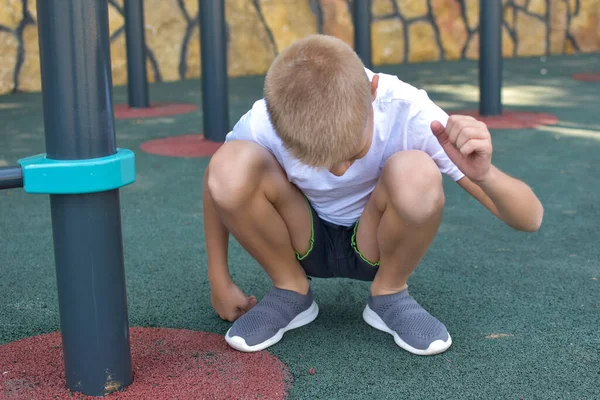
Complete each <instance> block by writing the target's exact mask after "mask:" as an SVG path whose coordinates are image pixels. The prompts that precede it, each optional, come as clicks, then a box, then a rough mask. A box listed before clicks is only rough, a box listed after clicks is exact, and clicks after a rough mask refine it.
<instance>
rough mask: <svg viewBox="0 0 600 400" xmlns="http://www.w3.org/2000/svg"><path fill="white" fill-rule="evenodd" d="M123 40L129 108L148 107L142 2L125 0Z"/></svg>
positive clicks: (140, 0)
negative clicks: (125, 49) (125, 46)
mask: <svg viewBox="0 0 600 400" xmlns="http://www.w3.org/2000/svg"><path fill="white" fill-rule="evenodd" d="M124 6H125V7H124V10H125V40H126V43H127V88H128V93H129V107H131V108H147V107H150V100H149V96H148V73H147V69H146V40H145V38H144V2H143V0H125V4H124Z"/></svg>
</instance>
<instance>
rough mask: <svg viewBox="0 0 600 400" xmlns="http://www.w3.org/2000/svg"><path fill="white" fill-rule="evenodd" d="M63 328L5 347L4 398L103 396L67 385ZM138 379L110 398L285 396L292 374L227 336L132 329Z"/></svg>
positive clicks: (0, 357) (1, 352) (1, 359)
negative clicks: (232, 344) (237, 345)
mask: <svg viewBox="0 0 600 400" xmlns="http://www.w3.org/2000/svg"><path fill="white" fill-rule="evenodd" d="M61 343H62V342H61V337H60V334H59V333H52V334H48V335H41V336H34V337H30V338H26V339H23V340H19V341H16V342H12V343H8V344H6V345H3V346H0V376H1V379H0V382H2V388H1V391H0V398H2V399H5V398H6V399H19V400H20V399H36V400H40V399H97V398H96V397H88V396H82V395H81V394H78V393H77V394H73V396H72V397H71V396H70V392H69V391H68V389H67V388H66V386H65V385H66V384H65V376H64V371H63V356H62V349H61ZM131 353H132V361H133V373H134V381H133V383H132V384H131V385H130V386H129V387H127V388H126V389H125V390H124V391H122V392H114V393H112V394H110V395H108V396H106V397H105V398H107V399H119V400H121V399H182V400H184V399H185V400H187V399H258V398H260V399H284V398H285V397H286V396H287V390H288V389H289V386H290V384H291V383H290V382H291V375H290V374H289V371H288V369H287V367H286V366H285V364H283V363H282V362H281V361H279V359H277V358H276V357H275V356H273V355H271V354H269V353H267V352H258V353H241V352H238V351H236V350H233V349H231V348H230V347H229V346H228V345H227V344H226V343H225V340H224V338H223V336H221V335H216V334H210V333H206V332H194V331H188V330H178V329H164V328H131Z"/></svg>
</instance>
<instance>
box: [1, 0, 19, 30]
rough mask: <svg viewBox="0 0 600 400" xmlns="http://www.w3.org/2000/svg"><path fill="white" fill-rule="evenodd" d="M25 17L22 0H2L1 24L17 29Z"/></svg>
mask: <svg viewBox="0 0 600 400" xmlns="http://www.w3.org/2000/svg"><path fill="white" fill-rule="evenodd" d="M22 18H23V3H22V1H21V0H0V24H2V25H4V26H6V27H8V28H10V29H15V28H16V27H17V25H19V22H21V19H22Z"/></svg>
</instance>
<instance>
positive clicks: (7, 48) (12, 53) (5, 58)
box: [0, 32, 17, 94]
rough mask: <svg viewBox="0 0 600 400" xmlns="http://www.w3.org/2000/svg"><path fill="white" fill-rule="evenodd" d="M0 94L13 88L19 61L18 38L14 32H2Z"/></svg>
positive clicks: (0, 37)
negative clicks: (16, 66)
mask: <svg viewBox="0 0 600 400" xmlns="http://www.w3.org/2000/svg"><path fill="white" fill-rule="evenodd" d="M0 54H2V57H1V58H0V94H4V93H8V92H10V91H11V90H12V88H13V84H14V83H13V74H14V70H15V64H16V62H17V38H15V37H14V35H13V34H12V33H8V32H0Z"/></svg>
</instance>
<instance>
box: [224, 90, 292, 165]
mask: <svg viewBox="0 0 600 400" xmlns="http://www.w3.org/2000/svg"><path fill="white" fill-rule="evenodd" d="M232 140H247V141H250V142H254V143H257V144H259V145H261V146H262V147H264V148H265V149H267V150H268V151H269V152H271V153H272V154H273V155H274V156H275V157H276V158H277V159H278V160H280V157H281V155H280V154H279V153H280V150H279V148H280V147H281V146H280V144H279V139H278V137H277V136H276V135H275V132H274V130H273V127H272V125H271V123H270V121H269V117H268V114H267V110H266V106H265V103H264V101H257V102H256V103H254V106H253V107H252V108H251V109H250V110H249V111H248V112H247V113H246V114H244V115H243V116H242V117H241V118H240V119H239V120H238V122H236V124H235V125H234V126H233V129H232V130H231V132H229V133H228V134H227V136H226V137H225V142H229V141H232ZM280 162H281V160H280Z"/></svg>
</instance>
